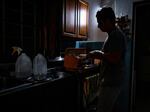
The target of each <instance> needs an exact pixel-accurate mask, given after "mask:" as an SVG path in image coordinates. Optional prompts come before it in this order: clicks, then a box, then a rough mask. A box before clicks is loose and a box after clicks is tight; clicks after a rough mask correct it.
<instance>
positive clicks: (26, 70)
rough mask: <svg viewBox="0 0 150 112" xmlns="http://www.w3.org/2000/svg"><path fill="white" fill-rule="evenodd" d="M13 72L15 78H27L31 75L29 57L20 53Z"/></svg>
mask: <svg viewBox="0 0 150 112" xmlns="http://www.w3.org/2000/svg"><path fill="white" fill-rule="evenodd" d="M15 72H16V76H17V77H27V76H29V75H31V73H32V61H31V59H30V57H29V56H27V55H26V54H25V53H22V54H21V55H20V56H19V57H18V58H17V61H16V64H15Z"/></svg>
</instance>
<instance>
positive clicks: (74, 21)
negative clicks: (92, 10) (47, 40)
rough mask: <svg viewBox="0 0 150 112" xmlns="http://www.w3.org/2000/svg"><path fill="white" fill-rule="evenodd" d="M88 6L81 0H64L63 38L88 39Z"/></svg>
mask: <svg viewBox="0 0 150 112" xmlns="http://www.w3.org/2000/svg"><path fill="white" fill-rule="evenodd" d="M88 13H89V6H88V3H87V2H86V1H83V0H64V3H63V22H62V23H63V36H64V37H73V38H80V39H81V38H82V39H86V38H87V37H88V16H89V14H88Z"/></svg>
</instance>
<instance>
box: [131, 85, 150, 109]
mask: <svg viewBox="0 0 150 112" xmlns="http://www.w3.org/2000/svg"><path fill="white" fill-rule="evenodd" d="M133 112H150V84H149V83H143V84H140V86H138V90H137V94H136V97H135V108H134V111H133Z"/></svg>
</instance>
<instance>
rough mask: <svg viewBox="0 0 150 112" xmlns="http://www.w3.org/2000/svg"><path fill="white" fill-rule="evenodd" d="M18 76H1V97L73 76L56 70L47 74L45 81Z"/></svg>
mask: <svg viewBox="0 0 150 112" xmlns="http://www.w3.org/2000/svg"><path fill="white" fill-rule="evenodd" d="M12 74H13V75H12ZM17 75H20V74H17ZM17 75H16V74H15V73H10V74H9V75H7V76H6V75H5V76H4V74H3V75H0V83H1V84H0V96H1V95H5V94H10V93H12V92H16V91H21V90H23V89H27V88H30V87H33V86H38V85H42V84H46V83H53V82H56V81H58V80H61V79H64V78H67V77H70V76H71V75H70V74H68V73H65V72H62V71H55V69H54V70H53V71H52V72H51V73H50V72H49V73H47V76H46V77H45V78H43V79H35V77H34V76H33V75H32V74H31V75H30V76H28V77H26V78H20V77H19V78H18V77H16V76H17Z"/></svg>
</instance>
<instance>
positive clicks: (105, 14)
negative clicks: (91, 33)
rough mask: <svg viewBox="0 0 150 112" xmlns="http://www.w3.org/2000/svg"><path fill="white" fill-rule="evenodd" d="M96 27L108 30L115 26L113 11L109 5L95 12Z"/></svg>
mask: <svg viewBox="0 0 150 112" xmlns="http://www.w3.org/2000/svg"><path fill="white" fill-rule="evenodd" d="M96 18H97V22H98V28H100V29H101V30H102V31H104V32H110V31H111V30H112V29H113V28H114V27H115V19H116V17H115V13H114V11H113V9H112V8H111V7H104V8H102V9H101V10H99V11H97V14H96Z"/></svg>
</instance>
